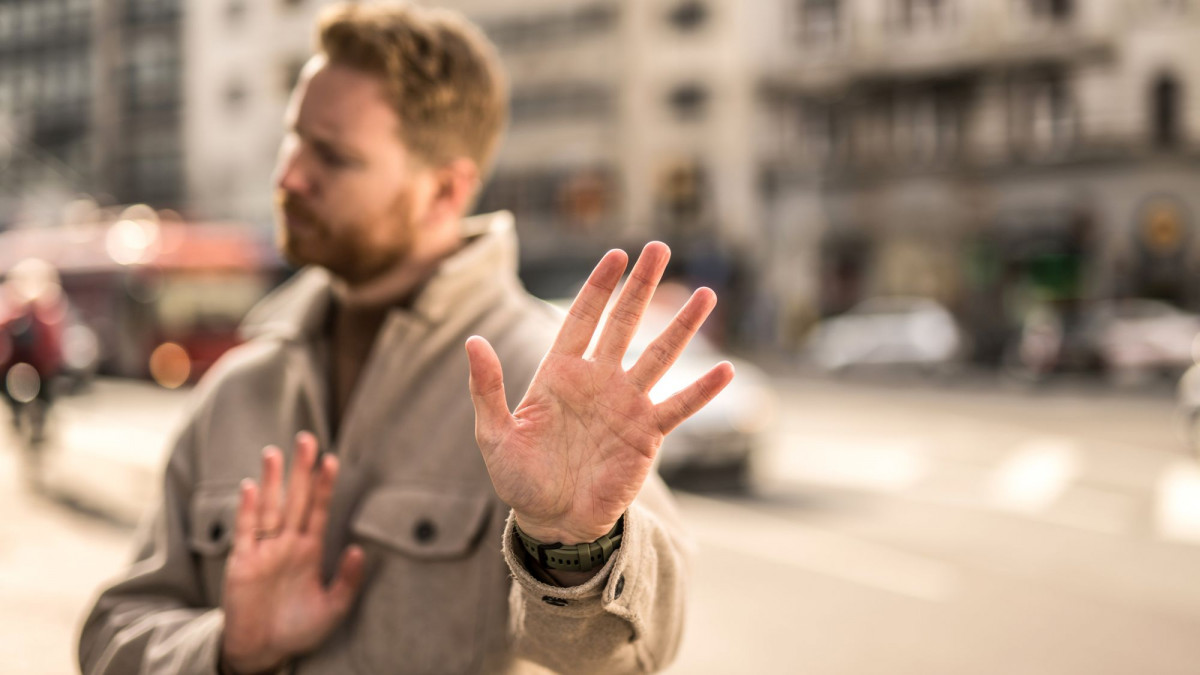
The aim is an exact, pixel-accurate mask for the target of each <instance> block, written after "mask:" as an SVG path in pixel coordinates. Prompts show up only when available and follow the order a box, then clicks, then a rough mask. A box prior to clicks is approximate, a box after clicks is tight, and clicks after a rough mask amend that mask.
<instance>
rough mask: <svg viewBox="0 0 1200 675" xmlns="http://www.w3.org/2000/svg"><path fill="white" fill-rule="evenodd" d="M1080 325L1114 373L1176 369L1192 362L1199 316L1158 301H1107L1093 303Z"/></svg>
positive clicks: (1098, 355) (1103, 361) (1104, 362)
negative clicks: (1082, 324)
mask: <svg viewBox="0 0 1200 675" xmlns="http://www.w3.org/2000/svg"><path fill="white" fill-rule="evenodd" d="M1084 330H1085V331H1086V332H1087V333H1088V334H1089V335H1090V338H1091V340H1092V344H1093V345H1094V350H1095V352H1096V356H1097V357H1098V358H1099V360H1100V363H1101V365H1103V367H1104V368H1105V369H1106V370H1108V371H1110V372H1112V373H1116V374H1126V375H1134V374H1139V373H1142V374H1144V373H1148V372H1151V371H1176V372H1178V371H1181V370H1183V369H1185V368H1187V367H1188V366H1190V365H1191V364H1192V363H1193V356H1194V346H1195V343H1196V336H1197V335H1200V316H1197V315H1196V314H1192V313H1190V312H1185V311H1183V310H1181V309H1179V308H1177V307H1174V306H1172V305H1169V304H1167V303H1165V302H1162V301H1160V300H1148V299H1129V300H1111V301H1107V302H1103V303H1100V304H1098V305H1096V306H1095V307H1093V308H1092V310H1091V311H1090V312H1089V313H1088V315H1087V318H1086V320H1085V326H1084Z"/></svg>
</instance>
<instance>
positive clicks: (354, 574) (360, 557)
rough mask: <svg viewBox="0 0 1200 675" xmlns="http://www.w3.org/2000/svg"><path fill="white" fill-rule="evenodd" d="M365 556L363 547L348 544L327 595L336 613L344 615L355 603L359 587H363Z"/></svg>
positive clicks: (331, 607)
mask: <svg viewBox="0 0 1200 675" xmlns="http://www.w3.org/2000/svg"><path fill="white" fill-rule="evenodd" d="M365 558H366V556H365V554H364V553H363V550H362V548H361V547H359V546H354V545H351V546H348V547H347V548H346V552H345V553H343V554H342V559H341V561H340V562H339V563H338V571H337V574H336V575H335V576H334V578H333V583H332V584H330V586H329V593H328V595H327V598H328V600H329V604H330V609H331V610H332V612H333V613H334V614H335V615H337V616H344V615H345V614H346V612H348V611H350V606H351V605H352V604H354V598H355V597H357V596H358V589H359V588H361V587H362V581H363V570H364V567H365V565H364V560H365Z"/></svg>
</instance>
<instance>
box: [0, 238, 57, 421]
mask: <svg viewBox="0 0 1200 675" xmlns="http://www.w3.org/2000/svg"><path fill="white" fill-rule="evenodd" d="M66 318H67V301H66V296H65V295H64V294H63V292H62V285H61V283H60V281H59V276H58V272H57V270H55V269H54V267H53V266H52V265H50V264H49V263H47V262H45V261H44V260H39V259H37V258H28V259H25V260H22V261H20V262H18V263H17V264H16V265H13V266H12V268H10V269H9V271H8V273H7V274H6V275H5V279H4V284H3V285H2V286H0V390H2V392H3V396H4V398H5V400H6V401H7V402H8V404H9V406H10V408H11V409H12V416H13V417H12V419H13V425H14V427H17V428H20V427H21V426H22V424H26V423H27V424H29V425H30V428H29V429H28V430H27V432H28V437H29V439H30V440H31V441H33V442H35V443H37V442H40V441H41V440H42V435H43V432H44V426H43V425H44V423H45V418H46V413H47V412H48V410H49V408H50V404H51V403H52V402H53V392H54V381H55V379H56V378H57V377H58V376H59V375H60V374H61V372H62V369H63V331H64V329H65V324H66ZM23 410H29V411H30V414H29V415H22V411H23Z"/></svg>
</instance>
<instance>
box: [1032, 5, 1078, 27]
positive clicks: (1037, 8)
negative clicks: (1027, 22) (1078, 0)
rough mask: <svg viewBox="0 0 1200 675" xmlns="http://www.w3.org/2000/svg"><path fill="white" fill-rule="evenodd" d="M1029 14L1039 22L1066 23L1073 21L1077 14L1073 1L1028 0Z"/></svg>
mask: <svg viewBox="0 0 1200 675" xmlns="http://www.w3.org/2000/svg"><path fill="white" fill-rule="evenodd" d="M1028 1H1029V13H1030V14H1031V15H1033V17H1034V18H1035V19H1038V20H1039V21H1049V22H1052V23H1064V22H1066V21H1069V20H1070V19H1071V16H1072V14H1074V12H1075V3H1074V2H1073V1H1072V0H1028Z"/></svg>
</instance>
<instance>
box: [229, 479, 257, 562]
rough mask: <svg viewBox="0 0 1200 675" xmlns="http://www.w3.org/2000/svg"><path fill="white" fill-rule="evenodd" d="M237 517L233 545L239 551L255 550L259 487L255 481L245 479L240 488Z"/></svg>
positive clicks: (234, 524) (234, 525) (234, 523)
mask: <svg viewBox="0 0 1200 675" xmlns="http://www.w3.org/2000/svg"><path fill="white" fill-rule="evenodd" d="M240 492H241V495H240V497H241V498H240V500H239V501H238V510H237V517H236V518H235V519H234V522H233V545H234V549H235V550H238V551H251V550H253V549H254V544H255V540H254V530H255V526H256V521H257V515H258V513H257V509H258V507H257V504H256V502H257V501H258V486H256V485H255V484H254V479H252V478H245V479H243V480H242V484H241V486H240Z"/></svg>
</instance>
